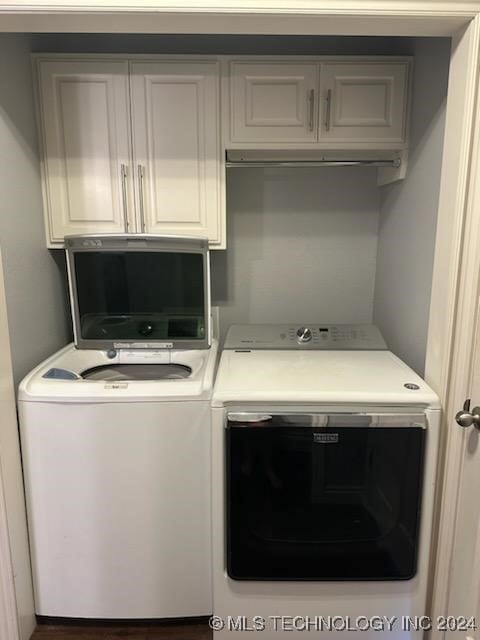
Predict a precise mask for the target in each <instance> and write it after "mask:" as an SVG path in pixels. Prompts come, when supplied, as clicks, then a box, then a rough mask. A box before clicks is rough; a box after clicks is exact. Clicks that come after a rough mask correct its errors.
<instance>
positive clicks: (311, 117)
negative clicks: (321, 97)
mask: <svg viewBox="0 0 480 640" xmlns="http://www.w3.org/2000/svg"><path fill="white" fill-rule="evenodd" d="M314 107H315V89H310V91H309V92H308V109H309V110H308V130H309V131H313V127H314V125H315V111H314Z"/></svg>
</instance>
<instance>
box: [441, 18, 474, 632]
mask: <svg viewBox="0 0 480 640" xmlns="http://www.w3.org/2000/svg"><path fill="white" fill-rule="evenodd" d="M479 41H480V18H478V17H477V18H476V20H475V23H474V24H472V27H471V39H470V43H469V48H470V56H469V58H470V69H469V70H468V72H469V74H470V76H471V77H470V79H469V90H468V95H469V103H470V104H468V110H470V109H471V107H472V105H473V107H474V111H475V110H476V109H475V104H478V100H479V95H478V80H477V73H478V65H479V60H478V48H479ZM473 125H474V130H473V135H471V136H470V140H469V144H468V147H469V149H467V148H465V152H467V151H469V153H468V158H466V159H464V161H463V162H462V166H461V174H460V176H461V180H460V184H459V187H460V188H462V183H463V185H464V186H463V190H464V194H459V200H461V201H464V202H465V210H466V211H465V216H464V220H462V218H463V217H460V216H459V217H458V219H457V221H456V224H455V225H454V228H453V229H452V231H453V233H454V235H455V245H456V251H455V255H452V263H453V262H454V261H455V262H457V269H455V270H452V271H451V273H450V279H449V281H448V280H447V282H449V286H447V287H446V288H447V290H450V291H452V289H453V287H455V289H456V295H455V296H453V297H449V298H448V299H446V298H445V293H444V296H443V299H444V307H443V308H444V314H445V315H448V327H445V329H444V332H445V339H447V338H448V340H449V342H450V343H451V347H452V359H451V363H450V367H448V362H447V361H444V362H443V366H444V371H443V372H442V378H443V379H442V386H444V387H446V389H445V395H446V398H447V400H446V404H445V416H444V450H445V456H444V459H445V467H444V474H443V483H442V484H443V493H442V497H441V502H440V505H439V518H438V522H437V524H438V544H437V557H436V569H435V582H434V590H433V599H432V616H438V615H444V614H446V613H448V602H449V595H450V575H451V568H452V563H453V548H454V539H455V525H456V513H457V507H458V488H459V483H460V477H461V473H462V460H463V449H464V438H465V433H464V432H463V431H462V429H460V428H459V427H458V426H457V425H456V423H455V420H454V416H455V413H456V412H457V411H458V410H459V409H460V408H461V407H462V405H463V402H464V400H465V398H467V397H468V394H469V387H470V383H471V374H472V367H473V363H472V354H473V345H474V342H475V330H476V323H477V316H478V308H477V304H478V292H479V287H480V277H479V276H480V254H479V252H478V237H479V234H480V183H479V180H478V172H479V170H480V169H479V167H480V121H479V119H478V117H477V118H476V122H474V123H473V122H472V126H473ZM462 222H463V224H462ZM447 232H448V225H447V223H445V222H443V223H442V233H443V234H445V233H447ZM436 275H437V277H440V275H441V270H440V269H437V270H436ZM437 288H438V292H437V297H439V296H440V295H441V291H440V288H441V283H440V282H439V283H438V286H437ZM444 291H445V285H444ZM432 304H434V305H435V308H436V309H437V314H438V311H439V309H440V300H438V301H437V302H435V298H434V299H433V301H432ZM437 324H438V323H437ZM439 337H440V336H437V338H439ZM434 350H435V348H434V349H432V351H434ZM434 363H435V358H433V359H432V362H431V367H432V366H434ZM439 365H440V363H439ZM444 636H445V633H444V632H439V631H433V632H432V637H433V638H435V639H437V638H438V639H440V638H443V637H444Z"/></svg>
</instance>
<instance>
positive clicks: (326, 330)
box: [212, 324, 440, 640]
mask: <svg viewBox="0 0 480 640" xmlns="http://www.w3.org/2000/svg"><path fill="white" fill-rule="evenodd" d="M212 403H213V409H212V411H213V450H212V460H213V482H212V487H213V584H214V614H215V615H216V616H218V619H215V620H214V622H213V626H214V627H215V628H216V629H217V632H216V636H217V637H219V638H227V637H230V636H232V635H233V634H235V633H242V632H244V631H245V630H246V629H259V630H260V629H261V630H262V631H263V633H262V638H264V639H273V638H277V637H278V635H279V633H280V632H282V631H283V632H286V633H289V634H290V635H291V634H292V633H295V632H298V633H302V634H303V635H302V637H303V636H304V634H305V633H307V634H308V633H314V634H317V635H318V633H319V632H320V633H321V635H322V637H324V636H326V637H330V635H331V637H332V638H336V639H337V640H344V639H346V638H351V637H352V631H361V632H363V633H362V637H365V638H372V639H373V638H381V637H385V638H413V637H416V638H417V637H418V638H420V637H421V634H422V631H421V630H420V629H419V630H416V624H417V623H416V622H415V616H423V615H425V614H426V610H425V606H426V593H427V580H428V568H429V551H430V537H431V523H432V511H433V500H434V484H435V467H436V456H437V443H438V431H439V421H440V404H439V400H438V398H437V396H436V395H435V393H434V392H433V391H432V390H431V389H430V388H429V387H428V386H427V385H426V384H425V382H424V381H423V380H422V379H421V378H420V377H419V376H418V375H416V374H415V373H414V372H413V371H412V370H411V369H410V368H409V367H408V366H406V365H405V364H404V363H403V362H402V361H401V360H399V358H397V357H396V356H395V355H394V354H393V353H391V352H390V351H388V350H387V347H386V345H385V342H384V341H383V338H382V337H381V335H380V333H379V331H378V330H377V329H376V328H375V327H373V326H371V325H361V326H358V325H349V326H345V325H343V326H333V325H319V324H318V325H316V326H310V327H300V328H297V327H294V326H287V325H250V326H248V325H244V326H242V325H237V326H233V327H231V329H230V332H229V334H228V336H227V340H226V343H225V347H224V350H223V353H222V356H221V361H220V365H219V371H218V374H217V379H216V383H215V388H214V394H213V400H212ZM419 626H421V624H420V625H419Z"/></svg>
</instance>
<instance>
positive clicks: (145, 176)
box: [37, 56, 225, 247]
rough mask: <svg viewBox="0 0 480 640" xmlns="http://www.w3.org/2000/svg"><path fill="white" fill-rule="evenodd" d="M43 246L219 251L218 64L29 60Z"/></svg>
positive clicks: (221, 224) (221, 232) (221, 176)
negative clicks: (160, 238) (117, 244)
mask: <svg viewBox="0 0 480 640" xmlns="http://www.w3.org/2000/svg"><path fill="white" fill-rule="evenodd" d="M37 65H38V81H39V90H38V96H39V109H40V118H39V120H40V127H41V139H42V146H43V171H42V173H43V185H44V187H43V188H44V208H45V217H46V227H47V238H48V243H49V245H50V246H52V247H54V246H59V245H60V246H61V243H63V239H64V236H65V235H69V234H77V233H122V232H126V231H128V232H130V233H142V232H145V233H165V234H173V235H190V236H202V237H207V238H208V239H209V241H210V244H211V246H212V247H223V246H224V243H225V209H224V198H223V197H222V186H223V183H224V174H223V171H224V165H223V160H222V159H221V158H220V139H219V127H220V117H219V103H220V97H219V83H220V80H219V77H220V74H219V63H218V62H217V61H216V60H213V61H212V60H210V61H202V60H198V59H197V60H192V59H185V58H183V59H179V60H173V59H171V58H169V59H167V58H163V59H155V60H136V61H128V60H124V59H119V58H117V59H115V58H114V59H112V57H110V58H108V59H107V58H103V59H102V58H101V57H99V58H98V59H97V58H96V57H95V59H92V58H84V59H77V58H71V57H68V58H67V57H63V58H62V57H61V56H59V57H54V56H50V57H48V58H43V57H39V59H38V60H37Z"/></svg>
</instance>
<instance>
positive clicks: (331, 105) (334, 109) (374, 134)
mask: <svg viewBox="0 0 480 640" xmlns="http://www.w3.org/2000/svg"><path fill="white" fill-rule="evenodd" d="M320 73H321V91H322V100H321V105H322V108H321V117H320V140H336V141H342V142H356V143H358V142H365V143H369V142H373V141H382V142H391V143H401V142H403V141H404V139H405V121H406V112H407V82H408V66H407V65H406V64H405V63H398V64H387V63H385V62H378V63H373V64H370V63H364V62H359V63H355V62H349V63H343V62H340V63H331V64H324V65H322V67H321V71H320Z"/></svg>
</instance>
